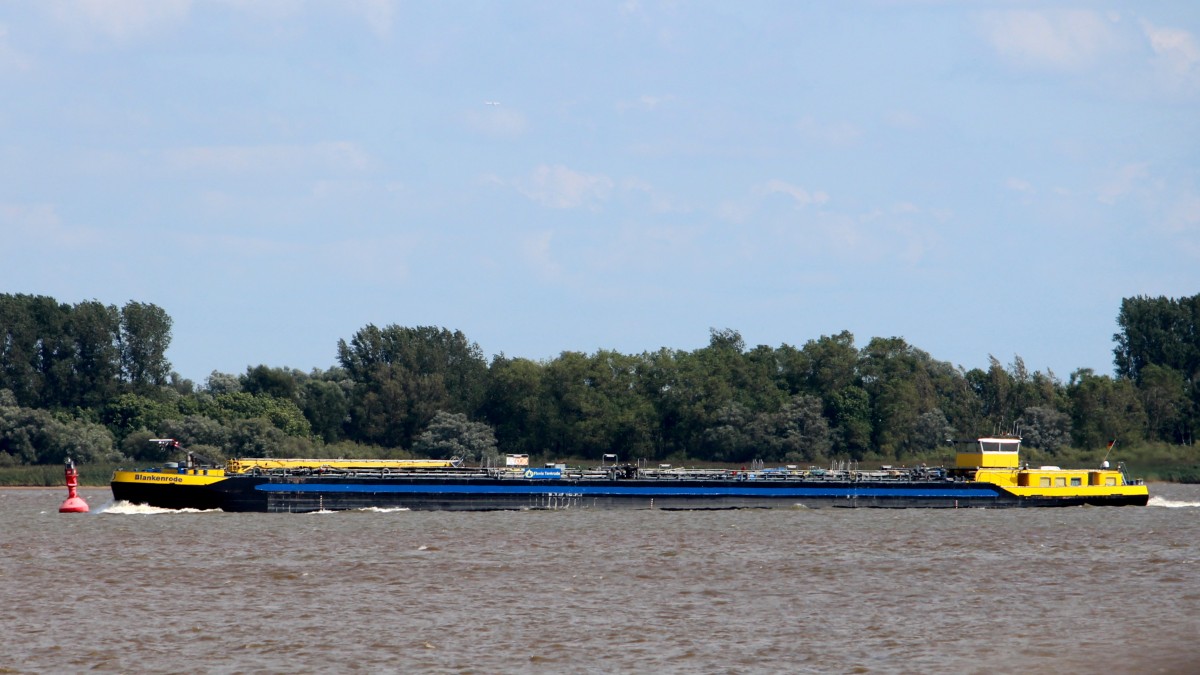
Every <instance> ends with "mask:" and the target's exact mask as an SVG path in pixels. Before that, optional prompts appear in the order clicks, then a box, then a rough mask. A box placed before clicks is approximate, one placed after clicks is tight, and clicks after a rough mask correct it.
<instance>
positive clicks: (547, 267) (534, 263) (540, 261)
mask: <svg viewBox="0 0 1200 675" xmlns="http://www.w3.org/2000/svg"><path fill="white" fill-rule="evenodd" d="M552 239H554V233H553V232H549V231H546V232H539V233H537V234H535V235H532V236H529V237H527V238H526V239H525V240H524V241H522V242H521V253H522V255H523V257H524V258H525V261H526V262H527V263H529V265H530V266H531V267H532V268H533V269H534V271H535V272H537V273H538V275H539V276H541V277H543V278H545V279H557V278H559V277H560V276H562V265H561V264H559V263H558V262H557V261H556V260H555V259H554V254H553V252H552V251H551V248H550V243H551V240H552Z"/></svg>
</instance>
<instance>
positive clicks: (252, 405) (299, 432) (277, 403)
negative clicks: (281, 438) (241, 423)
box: [209, 391, 312, 438]
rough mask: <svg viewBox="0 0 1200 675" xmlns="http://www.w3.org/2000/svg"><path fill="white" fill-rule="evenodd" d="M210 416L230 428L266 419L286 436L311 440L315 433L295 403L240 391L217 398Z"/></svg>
mask: <svg viewBox="0 0 1200 675" xmlns="http://www.w3.org/2000/svg"><path fill="white" fill-rule="evenodd" d="M209 415H210V416H211V417H213V418H215V419H217V420H220V421H221V422H223V423H225V424H226V425H230V426H232V425H233V423H234V422H235V421H238V420H250V419H261V420H265V421H266V422H268V423H270V424H271V425H272V426H274V427H275V428H276V429H279V430H280V431H281V432H283V433H284V434H285V435H287V436H295V437H298V438H308V437H309V436H310V435H311V433H312V427H311V426H310V425H309V423H308V419H307V418H305V417H304V413H303V411H301V410H300V407H299V406H297V405H296V403H295V402H294V401H292V400H290V399H284V398H276V397H274V396H268V395H266V394H259V395H255V394H250V393H248V392H244V391H240V392H236V393H232V394H221V395H219V396H215V397H213V402H212V408H211V409H210V412H209Z"/></svg>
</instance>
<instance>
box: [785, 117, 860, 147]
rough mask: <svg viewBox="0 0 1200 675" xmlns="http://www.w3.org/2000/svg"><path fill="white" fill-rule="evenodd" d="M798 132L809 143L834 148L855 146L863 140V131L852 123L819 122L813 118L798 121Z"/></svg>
mask: <svg viewBox="0 0 1200 675" xmlns="http://www.w3.org/2000/svg"><path fill="white" fill-rule="evenodd" d="M796 130H797V131H799V132H800V135H801V136H803V137H804V138H805V139H807V140H809V141H812V142H816V143H824V144H827V145H833V146H846V145H853V144H855V143H857V142H858V140H859V139H860V138H862V130H861V129H859V128H858V127H857V126H855V125H853V124H851V123H850V122H846V121H840V122H819V121H817V120H816V119H814V118H813V117H811V116H804V117H801V118H800V119H799V120H797V121H796Z"/></svg>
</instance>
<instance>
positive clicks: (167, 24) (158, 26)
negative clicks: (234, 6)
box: [46, 0, 192, 42]
mask: <svg viewBox="0 0 1200 675" xmlns="http://www.w3.org/2000/svg"><path fill="white" fill-rule="evenodd" d="M191 4H192V3H191V0H57V1H56V2H50V3H48V4H47V5H46V6H47V7H48V8H49V10H50V12H51V15H52V16H53V17H54V18H55V20H57V21H58V22H59V23H61V24H63V25H65V26H67V27H68V28H70V29H71V30H73V31H76V32H77V33H79V34H83V35H100V36H103V37H106V38H108V39H110V40H113V41H115V42H128V41H130V40H133V39H137V38H141V37H145V36H148V35H155V34H158V33H161V32H164V31H169V30H172V29H174V28H175V27H176V26H179V25H180V24H182V23H183V22H184V21H186V20H187V17H188V13H189V11H190V10H191Z"/></svg>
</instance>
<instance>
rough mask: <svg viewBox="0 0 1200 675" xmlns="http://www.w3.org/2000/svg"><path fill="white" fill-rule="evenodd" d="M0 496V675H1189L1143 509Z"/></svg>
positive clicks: (1174, 594) (1199, 659)
mask: <svg viewBox="0 0 1200 675" xmlns="http://www.w3.org/2000/svg"><path fill="white" fill-rule="evenodd" d="M80 494H81V496H82V497H83V498H84V499H86V500H87V502H88V503H89V504H90V505H91V508H92V511H91V513H88V514H60V513H58V506H59V504H61V503H62V501H63V499H64V498H65V497H66V489H65V488H63V489H55V490H51V489H36V490H16V489H0V602H2V604H0V612H2V614H0V616H2V620H0V673H68V672H72V673H73V672H81V671H98V672H120V673H146V672H149V673H159V672H171V673H193V672H206V673H295V672H300V673H333V672H364V673H410V672H445V673H459V672H465V673H525V672H529V673H805V672H820V673H825V672H829V673H1017V672H1030V671H1032V672H1046V673H1093V672H1099V671H1104V672H1107V673H1155V672H1161V673H1194V672H1200V486H1195V485H1169V484H1155V485H1152V486H1151V494H1152V495H1153V496H1152V497H1151V503H1150V505H1149V506H1146V507H1124V508H1098V507H1079V508H1067V509H1010V510H983V509H979V510H976V509H972V510H965V509H964V510H917V509H912V510H870V509H861V510H850V509H834V508H828V509H813V510H805V509H796V510H773V511H758V510H755V511H710V512H704V511H693V512H663V511H558V512H546V511H525V512H490V513H450V512H410V511H391V512H388V511H355V512H340V513H313V514H260V513H249V514H237V513H222V512H219V511H217V512H170V511H162V510H157V509H149V508H144V507H133V506H130V505H127V504H113V503H112V500H111V493H109V491H108V490H107V489H101V488H84V489H82V490H81V491H80Z"/></svg>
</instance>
